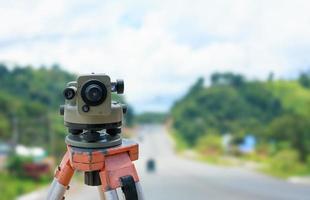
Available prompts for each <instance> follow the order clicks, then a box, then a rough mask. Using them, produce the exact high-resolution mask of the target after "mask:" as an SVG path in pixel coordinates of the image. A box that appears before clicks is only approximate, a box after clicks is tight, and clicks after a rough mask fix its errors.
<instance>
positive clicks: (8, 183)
mask: <svg viewBox="0 0 310 200" xmlns="http://www.w3.org/2000/svg"><path fill="white" fill-rule="evenodd" d="M49 182H50V179H49V178H47V177H46V178H43V179H41V180H39V181H34V180H31V179H26V178H20V177H15V176H11V175H9V174H7V173H3V172H2V173H0V191H1V194H0V199H15V198H16V197H18V196H20V195H22V194H25V193H28V192H31V191H33V190H35V189H38V188H40V187H42V186H44V185H47V184H48V183H49Z"/></svg>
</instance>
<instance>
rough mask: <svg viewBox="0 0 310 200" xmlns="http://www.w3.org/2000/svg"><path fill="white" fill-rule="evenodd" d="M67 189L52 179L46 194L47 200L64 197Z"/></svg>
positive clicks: (56, 199) (57, 199)
mask: <svg viewBox="0 0 310 200" xmlns="http://www.w3.org/2000/svg"><path fill="white" fill-rule="evenodd" d="M66 190H67V187H65V186H63V185H61V184H60V183H59V182H58V180H57V179H56V178H54V180H53V182H52V184H51V187H50V189H49V191H48V194H47V200H59V199H62V198H63V196H64V195H65V192H66Z"/></svg>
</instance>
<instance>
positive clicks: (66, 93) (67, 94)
mask: <svg viewBox="0 0 310 200" xmlns="http://www.w3.org/2000/svg"><path fill="white" fill-rule="evenodd" d="M63 95H64V97H65V99H67V100H71V99H73V97H74V96H75V90H74V89H73V88H72V87H67V88H66V89H64V91H63Z"/></svg>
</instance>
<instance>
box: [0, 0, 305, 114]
mask: <svg viewBox="0 0 310 200" xmlns="http://www.w3.org/2000/svg"><path fill="white" fill-rule="evenodd" d="M1 4H2V5H1V6H0V24H2V26H0V59H1V60H4V61H9V62H18V63H25V64H29V63H31V64H36V65H40V64H52V63H55V62H58V63H61V64H62V65H63V66H64V67H65V68H66V69H68V70H71V71H74V72H77V73H87V72H92V71H95V72H97V71H100V72H102V71H103V72H106V73H108V74H111V76H112V77H114V78H119V77H122V78H124V79H125V80H126V83H127V87H126V88H127V98H128V100H129V101H130V102H131V103H133V104H134V105H136V108H138V109H139V110H143V109H152V108H154V109H157V108H158V107H159V108H161V109H166V108H167V106H168V104H169V101H170V102H171V101H172V100H173V99H175V98H177V97H178V96H179V95H180V94H182V93H184V92H185V91H186V88H187V87H188V86H189V84H191V83H193V82H194V81H195V79H196V78H197V77H199V76H204V77H208V76H209V75H210V74H211V73H212V72H214V71H234V72H241V73H243V74H246V75H247V76H249V77H252V78H266V76H267V75H268V74H269V72H271V71H273V72H275V73H276V75H277V76H278V77H279V76H280V77H289V76H291V75H292V73H294V74H296V73H297V72H298V71H299V70H302V69H305V67H307V66H309V63H310V58H308V57H309V56H308V55H306V53H303V51H304V50H309V49H310V46H309V45H310V26H309V24H310V12H308V8H309V7H310V3H308V1H306V0H303V1H301V0H296V1H283V0H281V1H280V0H277V1H276V0H274V1H261V0H260V1H258V0H257V1H254V0H253V1H248V0H236V1H229V0H220V1H211V0H210V1H206V0H204V1H202V0H201V1H194V2H193V1H188V0H184V1H167V2H157V1H153V2H148V4H146V3H144V2H143V1H135V2H132V1H104V2H103V1H88V2H87V4H86V3H85V2H83V1H76V0H75V1H73V0H69V1H25V3H19V4H12V3H7V1H3V2H2V3H1ZM294 52H301V53H294ZM158 99H161V100H158ZM157 100H158V102H159V103H158V104H157V105H155V104H156V102H157ZM154 102H155V103H154ZM167 102H168V103H167Z"/></svg>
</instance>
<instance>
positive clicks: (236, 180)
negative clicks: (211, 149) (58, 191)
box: [66, 125, 310, 200]
mask: <svg viewBox="0 0 310 200" xmlns="http://www.w3.org/2000/svg"><path fill="white" fill-rule="evenodd" d="M137 141H139V143H140V159H139V161H137V162H136V166H137V168H138V172H139V174H140V177H141V183H142V186H143V190H144V193H145V197H146V198H145V199H146V200H161V199H162V200H165V199H167V200H205V199H210V200H219V199H220V200H226V199H227V200H310V185H306V184H304V185H302V184H293V183H289V182H287V181H283V180H278V179H275V178H271V177H268V176H265V175H262V174H259V173H256V172H253V171H250V170H246V169H243V168H237V167H235V168H228V167H220V166H212V165H208V164H205V163H200V162H196V161H192V160H186V159H183V158H180V157H177V156H176V155H175V154H174V153H173V144H172V141H171V140H170V139H169V137H168V135H167V133H166V130H165V128H164V127H163V126H151V125H149V126H141V127H140V128H139V130H138V136H137ZM150 158H153V159H155V160H156V167H157V170H156V172H155V173H151V174H150V173H147V172H146V167H145V166H146V164H145V163H146V161H147V160H148V159H150ZM74 187H75V189H73V188H72V190H69V192H68V194H66V200H67V199H72V200H73V199H74V200H82V199H83V200H84V199H87V200H93V199H94V200H95V199H98V193H97V190H96V188H94V187H89V186H84V185H83V186H82V185H77V186H74Z"/></svg>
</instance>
